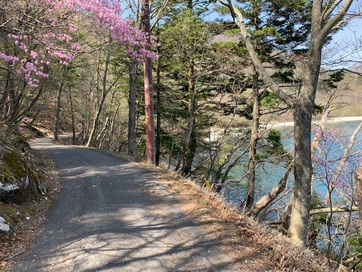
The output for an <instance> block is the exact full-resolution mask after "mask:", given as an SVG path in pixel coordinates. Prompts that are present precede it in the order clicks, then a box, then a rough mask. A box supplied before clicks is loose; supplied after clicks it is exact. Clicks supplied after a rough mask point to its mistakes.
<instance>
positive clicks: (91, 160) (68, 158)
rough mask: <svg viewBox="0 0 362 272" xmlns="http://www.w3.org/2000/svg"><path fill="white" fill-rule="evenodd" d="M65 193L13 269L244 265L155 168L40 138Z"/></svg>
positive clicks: (213, 268)
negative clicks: (198, 220) (228, 252)
mask: <svg viewBox="0 0 362 272" xmlns="http://www.w3.org/2000/svg"><path fill="white" fill-rule="evenodd" d="M32 146H33V148H36V149H40V150H43V151H44V152H46V153H48V154H49V155H51V156H52V157H53V158H54V160H55V161H56V164H57V167H58V168H59V170H60V176H61V180H62V186H63V189H62V192H61V194H60V197H59V199H58V200H57V202H56V203H55V204H54V205H53V206H52V208H51V209H50V211H49V213H48V215H47V219H46V221H45V224H44V230H43V231H42V232H41V233H40V235H38V236H37V237H36V238H35V241H34V243H33V245H32V247H31V248H29V249H28V250H27V251H26V252H24V253H23V254H22V255H20V256H19V257H18V259H17V260H16V263H15V265H14V266H13V268H12V270H11V271H21V272H23V271H24V272H35V271H36V272H41V271H47V272H48V271H49V272H50V271H67V272H71V271H77V272H89V271H117V272H118V271H127V272H128V271H155V272H156V271H157V272H161V271H239V270H238V269H237V268H235V267H234V265H233V264H232V261H231V260H230V258H229V257H228V256H227V255H225V254H223V253H222V252H221V251H220V248H219V247H218V242H217V241H216V239H215V238H214V237H212V236H211V235H208V234H206V233H204V232H203V231H202V230H201V228H200V226H198V225H197V224H196V223H194V222H193V221H192V220H191V219H190V217H188V216H187V214H186V212H185V211H184V210H183V209H182V206H181V205H180V204H179V203H178V202H177V199H176V198H175V197H174V196H172V194H171V193H170V192H169V191H168V190H167V189H166V188H165V187H163V186H162V185H161V184H160V183H159V182H158V181H157V178H156V177H155V175H154V174H153V173H152V172H150V171H147V170H144V169H140V168H138V167H136V166H134V165H133V164H132V163H129V162H127V161H124V160H122V159H120V158H117V157H114V156H112V155H109V154H107V153H103V152H100V151H97V150H95V149H88V148H79V147H73V146H59V145H54V144H52V143H51V142H50V140H49V139H41V140H37V141H35V142H33V143H32Z"/></svg>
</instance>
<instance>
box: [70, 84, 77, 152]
mask: <svg viewBox="0 0 362 272" xmlns="http://www.w3.org/2000/svg"><path fill="white" fill-rule="evenodd" d="M69 104H70V116H71V119H72V144H73V145H75V137H76V131H75V117H74V107H73V97H72V89H71V87H70V86H69Z"/></svg>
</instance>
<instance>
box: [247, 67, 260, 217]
mask: <svg viewBox="0 0 362 272" xmlns="http://www.w3.org/2000/svg"><path fill="white" fill-rule="evenodd" d="M258 80H259V75H258V74H257V73H256V74H255V75H254V76H253V99H254V102H253V125H252V127H251V135H250V146H249V161H248V183H247V187H246V193H247V195H246V203H245V206H246V211H248V210H249V209H250V208H251V207H252V205H253V204H254V197H255V179H256V177H255V172H256V163H257V162H256V149H257V144H258V139H259V135H258V130H259V124H260V121H259V120H260V94H259V87H258Z"/></svg>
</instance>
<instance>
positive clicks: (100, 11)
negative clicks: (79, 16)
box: [48, 0, 157, 62]
mask: <svg viewBox="0 0 362 272" xmlns="http://www.w3.org/2000/svg"><path fill="white" fill-rule="evenodd" d="M48 1H50V0H48ZM54 5H55V6H56V8H57V9H60V8H66V9H68V10H72V11H76V12H78V13H84V14H85V15H86V16H90V17H91V19H92V20H93V22H95V23H96V25H97V27H98V28H106V29H107V30H108V31H109V34H110V35H111V36H112V38H113V39H114V40H116V41H118V42H119V43H121V44H127V45H128V48H129V49H128V52H129V54H130V56H131V57H132V58H134V59H136V60H137V61H139V62H141V61H142V60H143V57H150V58H153V59H156V58H157V54H156V53H154V52H152V51H150V50H146V49H144V48H146V46H147V45H148V35H147V34H146V33H144V32H142V31H141V30H140V29H139V28H137V27H135V26H132V21H131V20H125V19H122V17H121V13H122V9H121V6H120V3H119V1H116V0H67V1H57V2H56V3H54ZM154 41H155V37H151V43H154ZM136 48H138V50H137V49H136Z"/></svg>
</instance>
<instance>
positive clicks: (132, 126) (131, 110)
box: [128, 59, 138, 158]
mask: <svg viewBox="0 0 362 272" xmlns="http://www.w3.org/2000/svg"><path fill="white" fill-rule="evenodd" d="M137 70H138V63H137V62H136V61H135V60H133V59H132V61H131V65H130V73H129V96H128V154H129V155H131V156H132V157H134V158H135V157H136V156H137V133H136V107H137V105H136V94H137Z"/></svg>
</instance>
